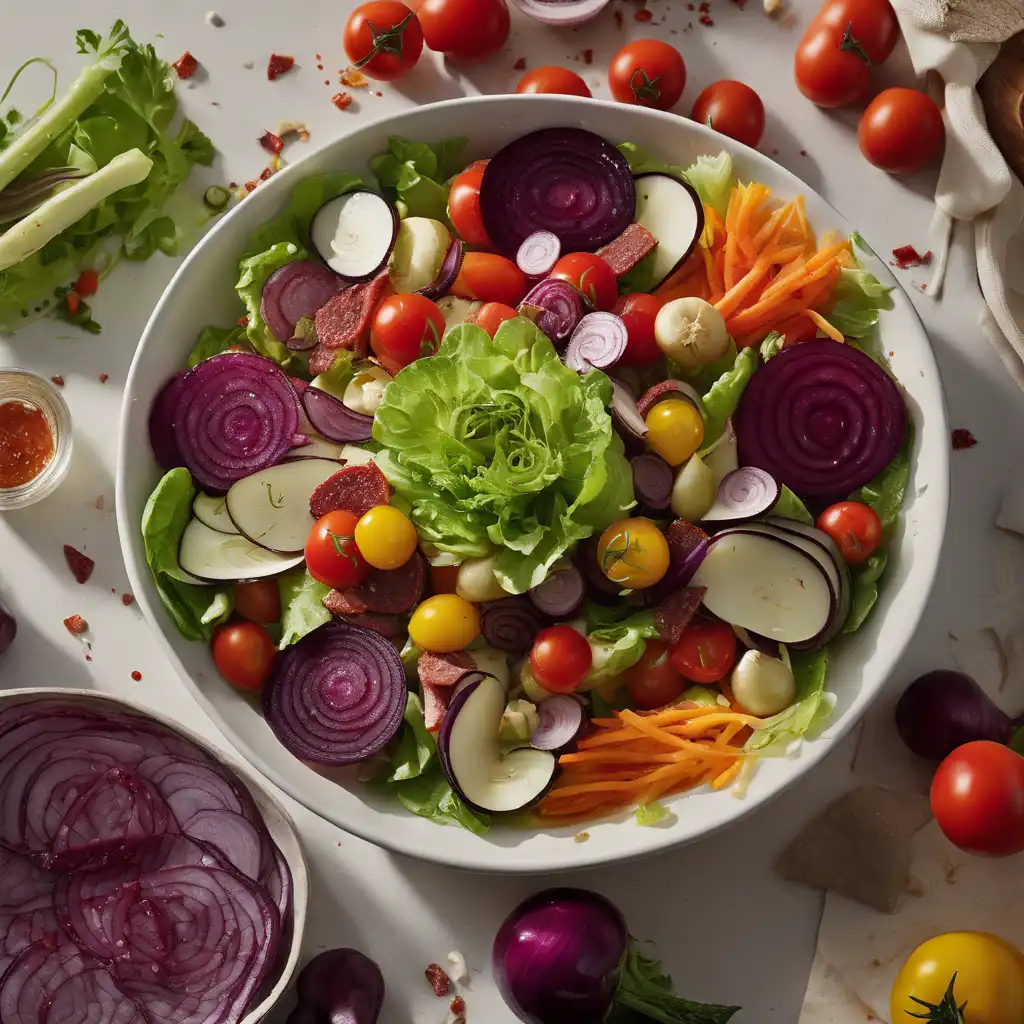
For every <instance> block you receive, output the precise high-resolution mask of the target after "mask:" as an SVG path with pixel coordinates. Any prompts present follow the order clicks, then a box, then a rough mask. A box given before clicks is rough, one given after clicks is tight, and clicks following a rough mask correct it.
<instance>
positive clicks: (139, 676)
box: [132, 669, 142, 683]
mask: <svg viewBox="0 0 1024 1024" xmlns="http://www.w3.org/2000/svg"><path fill="white" fill-rule="evenodd" d="M132 679H134V680H135V682H137V683H141V682H142V673H141V672H140V671H139V670H138V669H136V670H135V671H134V672H132Z"/></svg>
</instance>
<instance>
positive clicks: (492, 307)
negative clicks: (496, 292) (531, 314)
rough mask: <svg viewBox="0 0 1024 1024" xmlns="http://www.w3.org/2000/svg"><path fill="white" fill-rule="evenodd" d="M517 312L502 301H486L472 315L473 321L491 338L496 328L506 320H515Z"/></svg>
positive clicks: (495, 332)
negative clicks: (481, 307) (473, 315)
mask: <svg viewBox="0 0 1024 1024" xmlns="http://www.w3.org/2000/svg"><path fill="white" fill-rule="evenodd" d="M517 316H519V314H518V313H517V312H516V311H515V310H514V309H513V308H512V307H511V306H506V305H505V303H504V302H488V303H486V304H485V305H484V307H483V309H481V310H480V312H478V313H477V315H476V316H475V317H473V323H475V324H476V325H477V327H479V328H481V329H482V330H485V331H486V332H487V333H488V334H489V335H490V336H491V337H492V338H493V337H494V335H495V334H497V332H498V328H499V327H500V326H501V325H502V324H503V323H504V322H505V321H506V320H515V318H516V317H517Z"/></svg>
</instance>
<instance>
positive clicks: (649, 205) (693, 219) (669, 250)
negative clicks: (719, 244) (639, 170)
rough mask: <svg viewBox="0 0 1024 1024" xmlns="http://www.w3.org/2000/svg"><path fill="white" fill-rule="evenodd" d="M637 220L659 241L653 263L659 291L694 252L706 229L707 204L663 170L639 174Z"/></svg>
mask: <svg viewBox="0 0 1024 1024" xmlns="http://www.w3.org/2000/svg"><path fill="white" fill-rule="evenodd" d="M633 180H634V183H635V185H636V217H635V220H636V221H637V222H638V223H639V224H643V226H644V227H645V228H647V230H648V231H650V233H651V234H652V235H654V237H655V238H656V239H657V240H658V248H657V249H655V250H654V252H653V253H652V254H651V256H650V257H649V259H651V260H652V268H651V269H652V271H653V276H654V282H655V283H654V287H655V288H656V287H657V286H658V285H660V284H661V283H662V282H664V281H665V279H666V278H668V277H669V275H671V273H672V272H673V271H674V270H675V269H676V267H678V266H679V264H680V263H682V262H683V260H685V259H686V257H687V256H689V255H690V253H691V252H693V249H694V246H696V244H697V240H698V239H699V238H700V236H701V232H702V231H703V230H704V204H703V203H702V202H701V201H700V196H699V195H697V190H696V189H695V188H694V187H693V186H692V185H691V184H690V183H689V182H686V181H680V180H679V179H678V178H674V177H672V175H671V174H665V173H664V172H662V171H651V172H650V173H648V174H638V175H637V176H636V178H634V179H633Z"/></svg>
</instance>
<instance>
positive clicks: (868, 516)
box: [818, 501, 882, 565]
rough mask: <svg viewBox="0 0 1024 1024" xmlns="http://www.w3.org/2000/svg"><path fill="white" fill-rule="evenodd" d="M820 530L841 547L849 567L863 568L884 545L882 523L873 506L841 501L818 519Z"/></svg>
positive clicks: (844, 559) (831, 506) (826, 510)
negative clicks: (864, 563) (862, 565)
mask: <svg viewBox="0 0 1024 1024" xmlns="http://www.w3.org/2000/svg"><path fill="white" fill-rule="evenodd" d="M818 529H819V530H821V531H823V532H824V533H827V534H828V535H829V536H830V537H831V538H832V539H833V540H834V541H835V542H836V544H837V545H838V547H839V551H840V552H841V553H842V556H843V561H844V562H846V564H847V565H860V563H861V562H864V561H866V560H867V559H869V558H870V557H871V556H872V555H873V554H874V553H875V552H876V551H877V550H878V545H879V544H881V543H882V520H881V519H879V518H878V513H877V512H876V511H875V510H874V509H873V508H872V507H871V506H870V505H862V504H861V503H860V502H859V501H841V502H839V503H838V504H837V505H830V506H829V507H828V508H827V509H825V511H824V512H822V513H821V515H820V516H818Z"/></svg>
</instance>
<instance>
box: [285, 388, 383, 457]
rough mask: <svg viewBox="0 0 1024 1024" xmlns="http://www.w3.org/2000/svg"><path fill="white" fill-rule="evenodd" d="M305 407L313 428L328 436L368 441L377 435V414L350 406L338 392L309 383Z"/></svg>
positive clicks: (305, 393) (333, 438)
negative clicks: (329, 392)
mask: <svg viewBox="0 0 1024 1024" xmlns="http://www.w3.org/2000/svg"><path fill="white" fill-rule="evenodd" d="M302 408H303V410H304V411H305V413H306V416H307V418H308V419H309V422H310V423H311V424H312V425H313V429H314V430H316V431H317V432H318V433H320V434H322V435H323V436H324V437H326V438H327V440H328V441H337V442H338V443H341V444H345V443H348V442H350V441H368V440H369V439H370V438H371V437H373V417H372V416H367V415H365V414H364V413H361V412H356V411H355V410H353V409H350V408H349V407H348V406H347V405H345V403H344V402H341V401H339V400H338V399H337V398H335V397H334V395H329V394H328V393H327V392H326V391H321V390H320V389H319V388H314V387H308V388H306V390H305V391H304V392H303V393H302Z"/></svg>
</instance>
